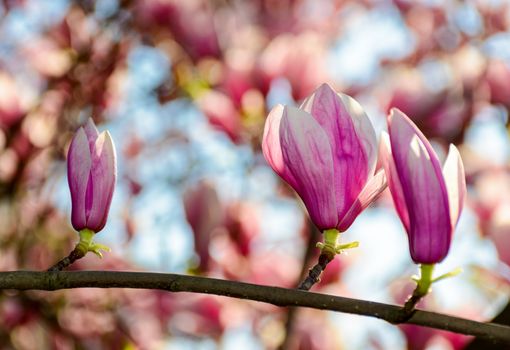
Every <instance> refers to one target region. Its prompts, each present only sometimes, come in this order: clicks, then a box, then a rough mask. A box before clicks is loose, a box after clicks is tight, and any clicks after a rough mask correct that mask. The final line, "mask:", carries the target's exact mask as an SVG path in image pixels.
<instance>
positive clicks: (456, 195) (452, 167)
mask: <svg viewBox="0 0 510 350" xmlns="http://www.w3.org/2000/svg"><path fill="white" fill-rule="evenodd" d="M443 176H444V179H445V183H446V188H447V189H448V202H449V203H450V220H451V223H452V229H454V228H455V226H456V224H457V221H458V220H459V216H460V213H461V212H462V208H463V206H464V198H465V197H466V177H465V175H464V165H463V164H462V159H461V158H460V154H459V151H458V150H457V147H455V146H454V145H450V150H449V152H448V157H446V161H445V163H444V165H443Z"/></svg>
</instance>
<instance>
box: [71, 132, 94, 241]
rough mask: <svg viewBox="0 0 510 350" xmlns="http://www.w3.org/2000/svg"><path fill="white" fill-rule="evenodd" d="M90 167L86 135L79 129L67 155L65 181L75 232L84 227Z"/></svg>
mask: <svg viewBox="0 0 510 350" xmlns="http://www.w3.org/2000/svg"><path fill="white" fill-rule="evenodd" d="M90 167H91V157H90V151H89V146H88V140H87V135H86V134H85V131H84V130H83V128H79V129H78V131H77V132H76V134H75V135H74V137H73V140H72V141H71V145H70V146H69V151H68V153H67V181H68V183H69V190H70V192H71V203H72V210H71V211H72V212H71V223H72V224H73V227H74V228H75V229H76V230H78V231H79V230H81V229H83V228H85V227H86V221H87V220H86V216H85V196H86V190H87V182H88V178H89V171H90Z"/></svg>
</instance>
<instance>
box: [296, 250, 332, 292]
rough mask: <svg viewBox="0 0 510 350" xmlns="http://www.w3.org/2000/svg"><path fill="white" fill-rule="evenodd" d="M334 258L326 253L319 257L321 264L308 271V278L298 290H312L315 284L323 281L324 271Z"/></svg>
mask: <svg viewBox="0 0 510 350" xmlns="http://www.w3.org/2000/svg"><path fill="white" fill-rule="evenodd" d="M334 258H335V256H334V255H333V256H331V255H329V254H324V253H323V254H321V255H319V262H318V263H317V264H315V266H314V267H312V268H311V269H310V270H309V271H308V276H306V278H305V279H304V280H303V282H301V284H300V285H299V286H298V289H300V290H310V288H312V287H313V285H314V284H315V283H318V282H319V281H320V280H321V274H322V271H324V270H325V269H326V266H327V265H328V264H329V263H330V262H331V260H333V259H334Z"/></svg>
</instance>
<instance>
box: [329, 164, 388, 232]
mask: <svg viewBox="0 0 510 350" xmlns="http://www.w3.org/2000/svg"><path fill="white" fill-rule="evenodd" d="M387 185H388V183H387V181H386V175H385V173H384V170H380V171H379V172H377V174H375V175H374V176H373V177H372V178H371V179H370V180H368V182H367V184H366V186H365V188H363V190H362V191H361V193H360V194H359V196H358V198H357V199H356V200H355V201H354V203H353V205H352V206H351V208H350V209H349V211H348V212H347V214H346V215H345V216H344V218H343V219H342V221H341V222H340V224H338V227H337V228H338V229H339V230H340V232H343V231H346V230H347V229H348V228H349V227H350V226H351V225H352V223H353V221H354V219H356V217H357V216H358V215H359V214H360V213H361V212H362V211H363V210H365V208H366V207H368V206H369V205H370V203H372V202H373V201H374V200H375V199H376V198H377V196H378V195H380V194H381V192H382V191H384V189H385V188H386V186H387Z"/></svg>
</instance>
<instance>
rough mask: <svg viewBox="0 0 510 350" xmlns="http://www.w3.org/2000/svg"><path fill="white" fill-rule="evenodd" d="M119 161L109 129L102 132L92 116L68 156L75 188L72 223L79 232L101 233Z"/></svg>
mask: <svg viewBox="0 0 510 350" xmlns="http://www.w3.org/2000/svg"><path fill="white" fill-rule="evenodd" d="M116 177H117V164H116V155H115V147H114V145H113V140H112V138H111V136H110V133H109V132H108V131H104V132H102V133H101V134H99V132H98V131H97V129H96V126H95V125H94V122H93V121H92V119H89V120H88V121H87V124H86V125H85V126H84V127H81V128H79V129H78V131H77V132H76V134H75V135H74V137H73V140H72V142H71V146H70V147H69V152H68V155H67V180H68V182H69V189H70V191H71V201H72V213H71V222H72V224H73V227H74V228H75V229H76V230H77V231H81V230H83V229H89V230H92V231H94V232H99V231H101V230H102V229H103V227H104V225H105V224H106V219H107V217H108V211H109V209H110V204H111V201H112V196H113V190H114V188H115V180H116Z"/></svg>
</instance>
